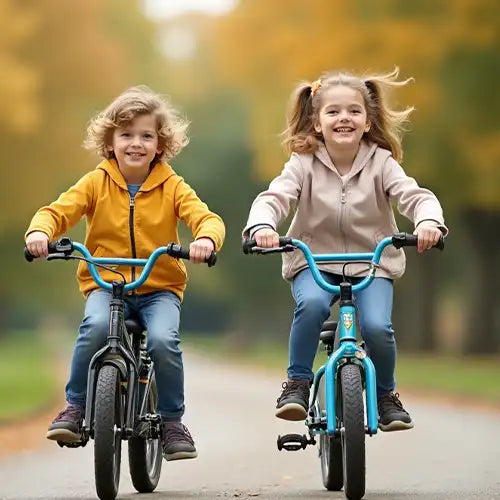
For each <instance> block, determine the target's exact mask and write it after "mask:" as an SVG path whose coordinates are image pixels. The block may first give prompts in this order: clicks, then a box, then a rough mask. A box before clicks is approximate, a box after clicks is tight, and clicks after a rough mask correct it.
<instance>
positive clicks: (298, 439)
mask: <svg viewBox="0 0 500 500" xmlns="http://www.w3.org/2000/svg"><path fill="white" fill-rule="evenodd" d="M308 444H316V441H315V439H314V438H313V437H311V438H310V439H309V438H308V437H307V436H306V435H305V434H285V435H284V436H278V441H277V445H278V450H280V451H281V450H287V451H297V450H300V449H302V450H305V449H306V446H307V445H308Z"/></svg>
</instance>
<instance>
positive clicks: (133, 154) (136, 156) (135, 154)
mask: <svg viewBox="0 0 500 500" xmlns="http://www.w3.org/2000/svg"><path fill="white" fill-rule="evenodd" d="M125 154H126V155H127V156H130V157H132V158H142V157H143V156H146V155H145V154H144V153H125Z"/></svg>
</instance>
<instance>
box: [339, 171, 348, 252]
mask: <svg viewBox="0 0 500 500" xmlns="http://www.w3.org/2000/svg"><path fill="white" fill-rule="evenodd" d="M341 183H342V190H341V191H340V216H339V230H340V234H341V235H342V244H343V246H344V253H347V245H346V240H345V231H344V224H343V222H344V213H345V204H346V185H345V184H344V181H342V180H341Z"/></svg>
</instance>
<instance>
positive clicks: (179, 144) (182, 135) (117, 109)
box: [83, 85, 189, 163]
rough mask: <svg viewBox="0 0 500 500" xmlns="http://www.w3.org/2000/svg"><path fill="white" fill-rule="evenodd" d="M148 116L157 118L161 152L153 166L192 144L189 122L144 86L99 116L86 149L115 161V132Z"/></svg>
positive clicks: (89, 129) (121, 97)
mask: <svg viewBox="0 0 500 500" xmlns="http://www.w3.org/2000/svg"><path fill="white" fill-rule="evenodd" d="M148 114H153V115H155V116H156V126H157V133H158V149H159V150H160V151H161V153H157V154H156V156H155V158H154V160H153V162H152V163H155V162H158V161H164V160H168V159H171V158H173V157H174V156H176V155H177V154H178V153H179V152H180V151H181V149H182V148H183V147H184V146H186V144H187V143H188V142H189V138H188V137H187V134H186V131H187V128H188V127H189V122H188V121H187V120H186V119H185V118H183V117H182V116H181V115H180V113H179V112H178V111H177V110H176V109H174V108H173V107H172V106H171V105H170V103H169V102H168V100H167V99H166V98H164V97H162V96H160V95H159V94H157V93H155V92H153V91H152V90H151V89H149V88H148V87H146V86H145V85H139V86H136V87H131V88H129V89H127V90H125V92H123V93H122V94H120V95H119V96H118V97H117V98H116V99H114V100H113V102H112V103H111V104H110V105H109V106H108V107H107V108H106V109H105V110H104V111H101V112H99V113H97V114H96V115H95V116H94V117H93V118H92V119H91V120H90V123H89V125H88V127H87V137H86V139H85V141H84V143H83V147H84V148H86V149H88V150H90V151H93V152H95V153H96V154H97V155H99V156H100V157H102V158H107V159H110V158H112V157H113V151H110V149H109V146H110V145H111V143H112V137H113V132H114V130H115V129H117V128H122V127H126V126H127V125H128V124H130V122H131V121H132V120H133V119H134V118H136V117H137V116H140V115H148Z"/></svg>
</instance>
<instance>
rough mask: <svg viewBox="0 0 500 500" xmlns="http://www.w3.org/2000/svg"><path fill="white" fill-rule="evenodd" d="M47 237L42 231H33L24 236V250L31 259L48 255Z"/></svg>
mask: <svg viewBox="0 0 500 500" xmlns="http://www.w3.org/2000/svg"><path fill="white" fill-rule="evenodd" d="M48 244H49V237H48V236H47V235H46V234H45V233H44V232H42V231H33V232H32V233H30V234H28V236H26V248H27V249H28V251H29V253H30V254H31V255H33V257H47V255H49V248H48Z"/></svg>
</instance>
